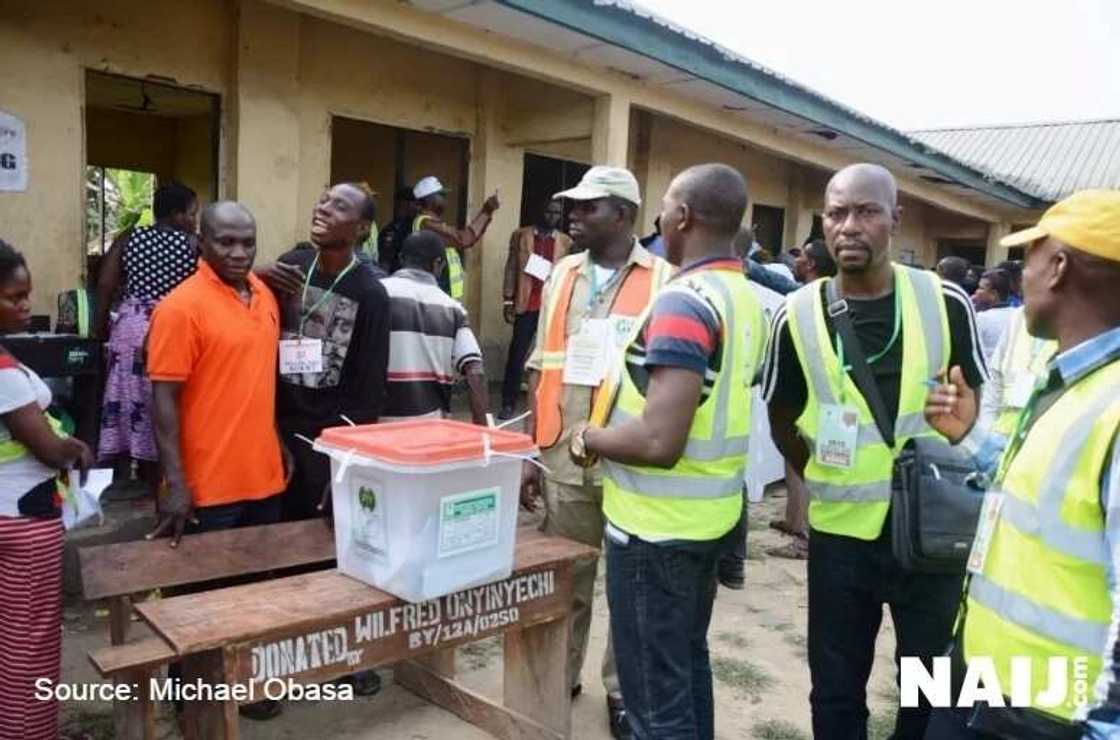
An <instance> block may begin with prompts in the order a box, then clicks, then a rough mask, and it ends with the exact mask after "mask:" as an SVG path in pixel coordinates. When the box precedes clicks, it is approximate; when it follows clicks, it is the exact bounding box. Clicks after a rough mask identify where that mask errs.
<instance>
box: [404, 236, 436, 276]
mask: <svg viewBox="0 0 1120 740" xmlns="http://www.w3.org/2000/svg"><path fill="white" fill-rule="evenodd" d="M444 255H445V248H444V246H443V240H442V239H440V238H439V236H438V235H437V234H435V233H434V232H431V231H428V230H427V229H422V230H420V231H416V232H413V233H411V234H409V235H408V236H407V237H405V240H404V242H403V243H402V244H401V257H400V259H401V266H402V267H419V268H420V269H423V270H431V269H432V266H433V265H434V264H435V261H436V260H437V259H438V258H440V257H443V256H444Z"/></svg>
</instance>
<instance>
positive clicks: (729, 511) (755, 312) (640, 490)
mask: <svg viewBox="0 0 1120 740" xmlns="http://www.w3.org/2000/svg"><path fill="white" fill-rule="evenodd" d="M683 280H685V281H687V282H686V283H685V284H686V285H689V287H691V288H692V289H693V290H696V291H697V292H698V293H700V294H701V295H703V296H704V297H705V298H706V299H707V300H708V302H709V304H710V305H712V306H713V308H715V310H716V313H717V314H718V315H719V317H720V323H721V327H722V332H721V342H722V352H723V354H722V359H721V367H720V371H719V373H718V375H717V376H716V380H715V384H714V385H713V387H712V390H711V393H710V394H709V396H708V397H707V398H706V399H705V400H704V401H703V402H702V403H701V404H700V406H699V407H698V408H697V410H696V413H695V415H694V416H693V419H692V426H691V428H690V429H689V435H688V440H687V441H686V443H685V450H684V453H683V454H682V456H681V458H680V459H679V460H678V461H677V463H676V464H675V465H674V466H673V467H672V468H669V469H663V468H653V467H649V466H638V465H624V464H621V463H617V462H614V461H611V460H607V459H604V460H603V461H602V465H603V513H604V514H605V516H606V517H607V519H609V520H610V521H611V522H612V523H613V524H614V525H615V526H617V527H619V528H621V529H622V530H624V531H626V532H629V533H631V534H634V535H637V536H639V537H643V538H647V539H665V538H672V539H686V540H710V539H715V538H718V537H720V536H722V535H723V534H726V533H727V532H728V531H729V530H730V529H731V528H732V527H734V526H735V523H736V522H737V521H738V520H739V516H740V514H741V512H742V489H743V473H744V469H745V467H746V463H747V451H748V443H749V439H750V405H751V396H750V385H751V380H752V378H753V376H754V372H755V370H756V369H757V368H758V365H759V362H760V360H761V356H762V351H763V346H764V343H765V334H766V329H765V321H764V319H763V314H762V308H761V306H760V305H759V303H758V298H757V296H755V294H754V292H753V291H752V290H751V288H750V286H749V285H748V284H747V282H746V278H745V277H744V276H743V275H742V273H740V272H737V271H735V272H732V271H726V270H704V271H701V272H698V273H696V274H694V275H691V276H688V277H686V278H683ZM620 362H624V360H620ZM645 403H646V400H645V398H644V397H643V396H642V394H641V393H640V391H639V390H638V388H637V386H636V385H635V384H634V381H633V379H632V378H631V376H630V372H629V371H628V370H627V369H626V368H625V367H623V368H622V370H621V373H620V388H619V393H618V399H617V403H616V406H615V408H614V409H613V411H612V412H611V414H610V417H609V420H608V423H607V426H609V427H617V426H620V425H622V424H625V423H626V422H628V421H630V420H632V419H634V418H637V417H640V416H641V414H642V412H643V410H644V408H645Z"/></svg>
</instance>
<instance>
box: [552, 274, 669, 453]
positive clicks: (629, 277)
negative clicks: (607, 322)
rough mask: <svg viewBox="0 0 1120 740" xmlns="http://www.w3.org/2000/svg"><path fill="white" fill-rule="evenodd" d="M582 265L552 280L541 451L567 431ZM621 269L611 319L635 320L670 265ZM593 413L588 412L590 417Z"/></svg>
mask: <svg viewBox="0 0 1120 740" xmlns="http://www.w3.org/2000/svg"><path fill="white" fill-rule="evenodd" d="M565 262H567V260H565ZM582 264H583V263H582V262H580V261H578V260H572V261H570V262H569V263H568V264H567V265H564V262H561V263H560V265H558V266H560V267H566V270H565V272H564V273H563V274H562V275H555V274H554V275H553V276H552V277H553V279H558V281H557V285H558V290H556V291H555V292H554V293H551V294H550V296H549V301H548V302H549V305H548V306H545V307H544V309H545V316H546V321H547V322H548V323H547V326H548V331H547V334H546V335H545V337H544V348H543V352H542V357H541V369H540V374H541V377H540V382H539V383H538V384H537V415H536V424H537V428H536V442H537V446H538V447H540V448H541V449H547V448H549V447H552V446H553V445H555V444H556V443H557V442H558V441H559V440H560V434H561V433H562V432H563V430H564V419H563V412H562V410H561V402H562V400H563V392H564V356H565V352H566V344H565V339H566V337H565V329H566V328H567V323H568V307H569V306H570V305H571V302H572V293H573V292H574V291H575V285H576V275H577V274H578V273H579V268H580V265H582ZM622 269H624V270H626V271H627V272H626V275H625V276H624V277H623V278H622V285H621V286H620V287H619V289H618V292H617V293H615V294H614V300H612V301H611V307H610V315H611V316H631V317H636V316H638V315H639V314H641V313H642V311H644V310H645V308H646V306H648V305H649V304H650V302H651V301H652V300H653V297H654V295H655V294H656V293H657V291H658V290H660V289H661V286H662V285H664V284H665V282H666V281H667V280H668V279H669V277H670V273H671V271H672V267H671V266H670V265H669V263H668V262H665V261H664V260H662V259H660V258H658V257H654V258H653V266H652V268H651V267H643V266H641V265H637V264H635V265H630V266H627V267H624V268H622ZM600 387H601V386H600ZM598 394H599V388H596V389H595V391H594V393H593V395H592V397H591V405H592V407H593V406H594V405H595V399H596V398H597V397H598ZM590 411H591V409H590V408H589V409H588V413H590Z"/></svg>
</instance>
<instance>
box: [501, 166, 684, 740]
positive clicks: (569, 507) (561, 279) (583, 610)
mask: <svg viewBox="0 0 1120 740" xmlns="http://www.w3.org/2000/svg"><path fill="white" fill-rule="evenodd" d="M556 197H557V198H564V199H566V200H568V201H570V202H571V213H570V218H571V227H570V234H571V237H572V241H573V242H574V243H575V246H576V248H577V249H578V250H579V251H578V252H577V253H576V254H570V255H568V256H566V257H564V258H563V259H561V260H560V261H559V262H557V263H556V264H555V265H554V266H553V268H552V270H551V273H550V275H549V277H548V279H547V281H546V282H545V284H544V287H543V289H542V294H541V312H540V323H539V324H538V327H537V338H536V344H535V346H534V349H533V352H532V354H531V355H530V357H529V361H528V362H527V363H526V367H527V368H528V370H529V405H530V407H531V411H532V416H531V419H530V421H529V427H528V428H529V429H530V430H531V431H532V433H533V437H534V439H535V440H536V442H537V446H538V447H539V448H540V450H541V461H542V462H543V463H544V464H545V465H546V466H547V467H548V472H547V473H546V474H544V475H543V476H541V475H540V474H539V473H538V471H537V469H536V468H535V467H534V466H532V465H528V464H526V465H525V473H524V476H523V480H522V502H523V503H524V504H525V505H526V506H527V507H529V508H532V507H533V506H535V500H536V497H537V496H538V495H539V494H540V492H541V487H542V483H543V488H544V491H543V492H544V499H545V506H546V516H545V521H544V531H545V532H548V533H549V534H556V535H560V536H562V537H568V538H570V539H573V540H577V541H579V542H583V543H585V544H588V545H592V546H594V547H599V546H600V545H601V544H602V541H603V513H602V503H603V488H602V480H601V477H600V474H599V468H598V466H593V467H589V468H582V467H580V466H578V465H576V464H575V463H574V462H573V461H572V459H571V458H570V457H569V456H568V440H569V438H570V437H571V434H572V430H573V429H574V428H575V427H576V426H577V425H579V424H580V423H582V422H585V421H587V419H588V417H589V416H590V414H591V408H592V404H593V403H594V401H595V399H596V398H597V397H598V396H599V395H600V386H601V385H602V382H603V378H604V377H605V375H606V371H607V369H608V362H609V358H610V357H612V356H613V355H614V354H615V353H620V352H621V348H622V345H623V343H624V342H625V340H626V338H627V337H628V336H629V335H630V332H631V330H632V328H633V325H634V323H635V322H636V320H637V318H638V316H639V315H640V314H641V313H642V312H643V311H644V310H645V309H646V307H647V306H648V305H649V304H650V301H651V300H652V299H653V296H654V294H655V293H656V292H657V291H658V290H659V289H660V288H661V286H662V285H664V284H665V282H666V281H667V280H668V279H669V275H670V273H671V271H672V267H671V266H670V265H669V263H668V262H666V261H665V260H663V259H661V258H659V257H654V256H653V255H652V254H650V253H649V252H648V251H646V249H645V248H644V247H642V246H641V245H640V244H638V240H637V239H636V238H635V237H634V222H635V220H636V218H637V213H638V206H639V205H640V204H641V198H640V197H639V194H638V181H637V180H636V179H635V178H634V175H633V174H631V173H630V172H629V171H627V170H625V169H622V168H621V167H592V168H591V169H590V170H588V171H587V173H586V174H585V175H584V176H583V179H582V180H580V182H579V184H578V185H576V187H574V188H571V189H570V190H565V191H564V192H562V193H558V194H557V195H556ZM596 565H597V564H596V562H595V561H591V562H586V563H584V564H581V565H580V566H578V567H576V568H575V569H574V572H573V583H572V591H573V596H574V604H573V606H572V611H573V616H572V639H571V643H570V645H569V653H568V679H569V681H570V682H571V686H572V695H573V696H575V695H576V694H578V693H579V692H580V691H581V688H582V687H581V684H580V672H581V670H582V668H583V662H584V657H585V656H586V654H587V634H588V631H589V630H590V627H591V611H592V602H593V600H594V596H595V569H596ZM602 678H603V686H604V687H605V688H606V690H607V713H608V718H609V720H610V728H611V734H612V735H613V736H614V737H616V738H622V737H629V728H628V725H627V723H626V710H625V708H624V706H623V703H622V694H621V692H620V690H619V687H618V675H617V673H616V672H615V664H614V654H613V651H612V649H611V644H610V640H609V639H608V642H607V648H606V651H605V653H604V656H603V667H602Z"/></svg>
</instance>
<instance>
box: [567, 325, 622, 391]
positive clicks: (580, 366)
mask: <svg viewBox="0 0 1120 740" xmlns="http://www.w3.org/2000/svg"><path fill="white" fill-rule="evenodd" d="M610 331H611V327H610V325H609V322H608V321H607V320H606V319H585V320H584V322H583V325H582V326H581V327H580V328H579V332H577V333H576V334H573V335H572V336H570V337H568V351H567V353H566V354H565V356H564V382H565V383H566V384H568V385H590V386H598V385H599V383H601V382H602V381H603V378H604V377H605V376H606V374H607V367H608V362H609V361H610V354H611V350H610V347H611V344H610V341H611V340H610Z"/></svg>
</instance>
